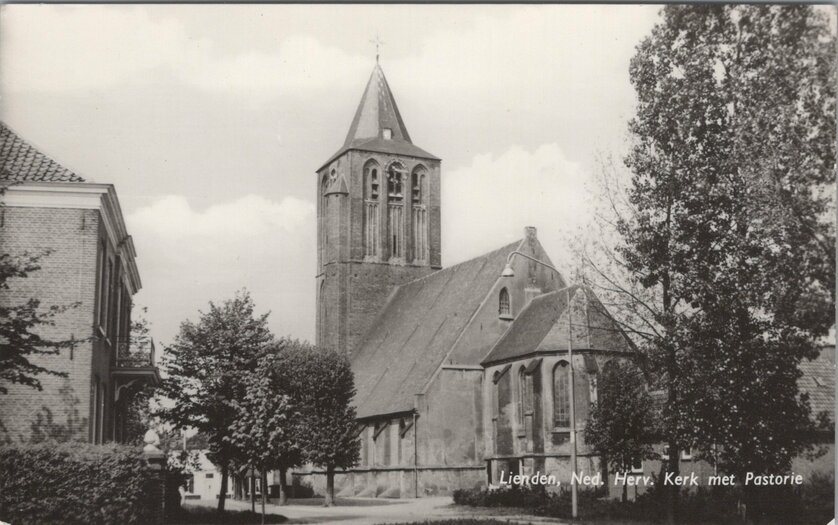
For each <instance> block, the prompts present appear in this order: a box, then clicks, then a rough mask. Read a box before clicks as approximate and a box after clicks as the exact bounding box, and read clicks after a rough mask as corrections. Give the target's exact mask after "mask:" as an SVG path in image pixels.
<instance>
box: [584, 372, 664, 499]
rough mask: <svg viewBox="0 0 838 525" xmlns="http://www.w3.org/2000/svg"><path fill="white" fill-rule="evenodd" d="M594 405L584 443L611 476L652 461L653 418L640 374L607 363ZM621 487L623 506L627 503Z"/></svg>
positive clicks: (644, 384)
mask: <svg viewBox="0 0 838 525" xmlns="http://www.w3.org/2000/svg"><path fill="white" fill-rule="evenodd" d="M597 390H598V394H597V402H596V403H595V404H594V406H593V407H592V409H591V413H590V416H589V418H588V423H587V424H586V425H585V443H587V444H588V445H590V446H591V447H592V448H593V449H594V450H595V451H596V452H597V454H599V455H600V456H602V457H603V459H604V461H606V462H607V464H608V466H609V467H610V469H611V470H612V471H613V472H629V471H631V468H632V465H634V464H636V463H637V462H638V461H640V460H643V459H647V458H651V457H653V453H652V443H654V441H655V439H656V437H657V435H656V433H655V417H654V414H653V410H652V406H653V404H652V398H651V396H650V395H649V392H648V390H647V388H646V381H645V379H644V378H643V376H642V374H641V372H640V370H639V369H638V368H637V367H636V366H635V365H634V364H632V363H631V362H618V361H616V360H615V361H611V362H609V363H608V364H607V365H606V367H605V369H604V371H603V374H602V379H601V380H600V382H599V385H598V388H597ZM627 488H628V485H626V484H623V502H625V501H626V500H627V499H628V493H627Z"/></svg>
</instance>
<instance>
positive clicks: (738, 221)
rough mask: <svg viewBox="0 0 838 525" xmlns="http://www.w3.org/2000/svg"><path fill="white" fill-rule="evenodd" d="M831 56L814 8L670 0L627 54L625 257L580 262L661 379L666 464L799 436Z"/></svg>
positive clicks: (730, 456) (818, 305) (747, 453)
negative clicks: (688, 449)
mask: <svg viewBox="0 0 838 525" xmlns="http://www.w3.org/2000/svg"><path fill="white" fill-rule="evenodd" d="M834 64H835V38H834V35H833V34H832V33H831V31H830V30H829V26H828V23H827V21H826V17H825V16H824V15H823V13H821V12H819V11H817V10H815V9H814V8H812V7H811V6H745V5H727V6H723V5H695V6H667V7H665V8H664V9H663V10H662V21H661V22H660V23H659V24H657V25H656V26H655V28H654V29H653V31H652V34H651V35H650V36H649V37H648V38H646V39H645V40H644V41H643V42H641V44H640V45H639V46H638V48H637V54H636V55H635V57H634V58H633V59H632V62H631V67H630V76H631V81H632V84H633V85H634V87H635V89H636V91H637V96H638V107H637V111H636V115H635V117H634V118H633V119H632V121H631V122H630V125H629V129H630V132H631V135H632V139H633V144H632V149H631V152H630V154H629V155H628V157H627V158H626V166H627V167H628V168H629V169H630V170H631V182H630V185H629V188H628V191H627V194H628V199H627V201H625V202H624V203H622V204H624V205H622V206H612V208H611V210H612V211H614V212H615V213H614V215H615V216H616V217H613V220H612V221H611V224H613V225H614V226H615V229H616V232H617V233H618V235H619V242H618V244H617V246H616V247H615V248H613V249H611V250H609V253H608V257H606V260H608V261H609V262H611V263H613V266H615V267H617V268H619V271H618V272H617V276H616V277H615V274H614V273H612V272H610V271H609V270H608V268H605V267H604V266H601V265H600V266H594V267H593V270H592V272H591V274H592V275H593V276H594V277H595V278H596V279H597V280H598V281H599V282H600V283H601V284H600V286H601V289H604V290H606V291H608V292H611V293H612V299H611V300H610V302H612V303H614V304H618V305H622V306H624V307H625V311H626V312H628V313H629V314H630V315H629V316H627V317H626V318H627V319H629V321H628V322H627V324H629V325H632V328H633V329H632V330H630V333H631V334H632V335H634V336H635V337H637V338H638V339H639V340H640V341H641V347H642V348H643V349H644V350H645V355H646V358H647V359H646V360H645V362H646V363H647V365H648V366H649V367H650V369H651V370H652V371H653V372H654V374H655V376H656V377H657V379H658V382H659V386H660V387H662V388H663V389H664V390H665V391H666V394H667V399H666V402H665V404H664V407H663V411H662V419H663V425H662V430H663V432H664V437H665V439H666V441H667V442H668V443H669V448H670V462H669V464H668V465H667V466H666V469H667V470H668V471H670V472H674V473H677V472H678V454H679V451H680V450H681V449H682V447H684V446H688V445H690V444H696V445H698V447H699V449H700V450H701V452H702V453H703V454H704V455H705V456H709V455H710V452H711V450H710V448H711V447H713V445H718V450H720V451H722V453H721V455H720V456H718V457H717V459H718V461H719V466H720V467H721V468H723V469H724V470H726V471H728V472H735V473H738V472H741V471H743V470H751V471H755V472H764V471H766V470H774V471H776V470H777V469H783V468H786V467H787V466H788V464H789V462H790V460H791V458H792V457H793V456H794V455H796V454H797V453H799V452H800V451H802V450H803V449H804V448H805V447H806V445H807V443H806V441H805V440H804V439H803V436H804V434H805V433H804V432H802V431H805V430H806V429H807V427H808V426H809V424H810V420H809V417H808V416H809V414H808V405H807V401H806V399H805V397H803V396H798V391H797V386H796V380H797V378H798V377H799V374H800V372H799V368H798V364H799V362H800V361H801V359H805V358H810V357H812V356H813V355H814V351H815V344H814V342H815V339H816V337H817V336H819V335H822V334H824V333H825V332H826V330H827V328H828V327H829V326H830V325H831V324H832V322H833V321H832V315H833V314H832V312H834V272H835V262H834V261H835V259H834V252H835V240H834V239H835V235H834V227H833V226H832V224H831V223H832V220H831V213H830V210H831V209H832V207H833V202H832V199H831V194H832V193H833V192H834V180H835V179H834V177H835V175H834V171H833V170H834V164H835V116H834V115H835V85H834V78H835V69H834V67H835V66H834ZM617 197H618V199H616V200H619V195H618V196H617ZM611 202H612V203H613V202H615V200H612V201H611ZM608 302H609V301H606V304H608ZM669 494H670V496H671V497H672V503H673V505H670V506H669V507H670V509H671V510H670V516H669V520H670V521H673V520H674V519H675V514H674V504H675V501H676V498H675V496H676V491H675V490H674V489H672V488H670V491H669ZM750 499H751V501H750V503H754V502H753V498H750Z"/></svg>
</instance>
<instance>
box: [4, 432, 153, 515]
mask: <svg viewBox="0 0 838 525" xmlns="http://www.w3.org/2000/svg"><path fill="white" fill-rule="evenodd" d="M157 476H158V473H155V472H154V471H151V470H150V469H149V468H148V466H147V464H146V461H145V459H144V458H143V455H142V451H141V449H139V448H134V447H126V446H124V445H89V444H85V443H62V444H58V443H41V444H37V445H17V446H14V447H12V446H2V447H0V518H1V519H3V520H4V521H10V522H12V523H15V524H16V525H17V524H26V523H68V524H75V523H79V524H81V523H84V524H106V523H119V524H133V523H148V522H149V521H150V520H151V518H150V514H149V513H150V512H151V511H152V509H154V508H155V507H156V506H159V502H156V501H155V498H154V496H153V493H152V490H153V485H152V482H153V480H155V479H157Z"/></svg>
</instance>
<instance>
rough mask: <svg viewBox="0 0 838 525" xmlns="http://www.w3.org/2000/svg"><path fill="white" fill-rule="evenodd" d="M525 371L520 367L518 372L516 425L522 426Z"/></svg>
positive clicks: (525, 387)
mask: <svg viewBox="0 0 838 525" xmlns="http://www.w3.org/2000/svg"><path fill="white" fill-rule="evenodd" d="M525 372H526V369H525V368H524V367H523V366H522V367H521V368H520V369H519V370H518V424H519V425H523V424H524V411H525V410H526V408H525V406H524V405H525V403H524V398H525V397H526V395H527V375H526V373H525Z"/></svg>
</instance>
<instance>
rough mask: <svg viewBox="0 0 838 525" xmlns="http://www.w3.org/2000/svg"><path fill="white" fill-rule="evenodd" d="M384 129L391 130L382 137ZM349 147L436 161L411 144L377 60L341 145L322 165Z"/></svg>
mask: <svg viewBox="0 0 838 525" xmlns="http://www.w3.org/2000/svg"><path fill="white" fill-rule="evenodd" d="M385 129H389V130H390V132H391V137H390V138H389V139H388V138H385V137H384V130H385ZM353 149H357V150H364V151H374V152H377V153H393V154H396V155H409V156H412V157H419V158H425V159H432V160H439V159H438V158H437V157H435V156H434V155H432V154H430V153H428V152H427V151H425V150H423V149H422V148H420V147H418V146H415V145H414V144H413V142H412V141H411V140H410V134H409V133H408V132H407V127H405V125H404V121H403V120H402V116H401V113H399V108H398V106H397V105H396V99H395V98H394V97H393V93H392V92H391V91H390V85H389V84H387V79H386V78H385V77H384V71H382V70H381V66H380V65H378V63H377V62H376V64H375V68H373V70H372V74H371V75H370V79H369V81H368V82H367V87H366V89H365V90H364V95H363V96H362V97H361V103H360V104H358V109H357V110H355V118H353V119H352V124H351V125H350V126H349V132H348V133H347V134H346V140H345V141H344V143H343V146H342V147H341V148H340V149H339V150H338V151H337V153H335V154H334V155H332V156H331V157H330V158H329V160H328V161H327V162H326V163H325V164H324V166H325V165H326V164H329V163H330V162H332V161H333V160H334V159H335V158H337V157H339V156H341V155H343V154H344V153H345V152H347V151H349V150H353Z"/></svg>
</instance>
